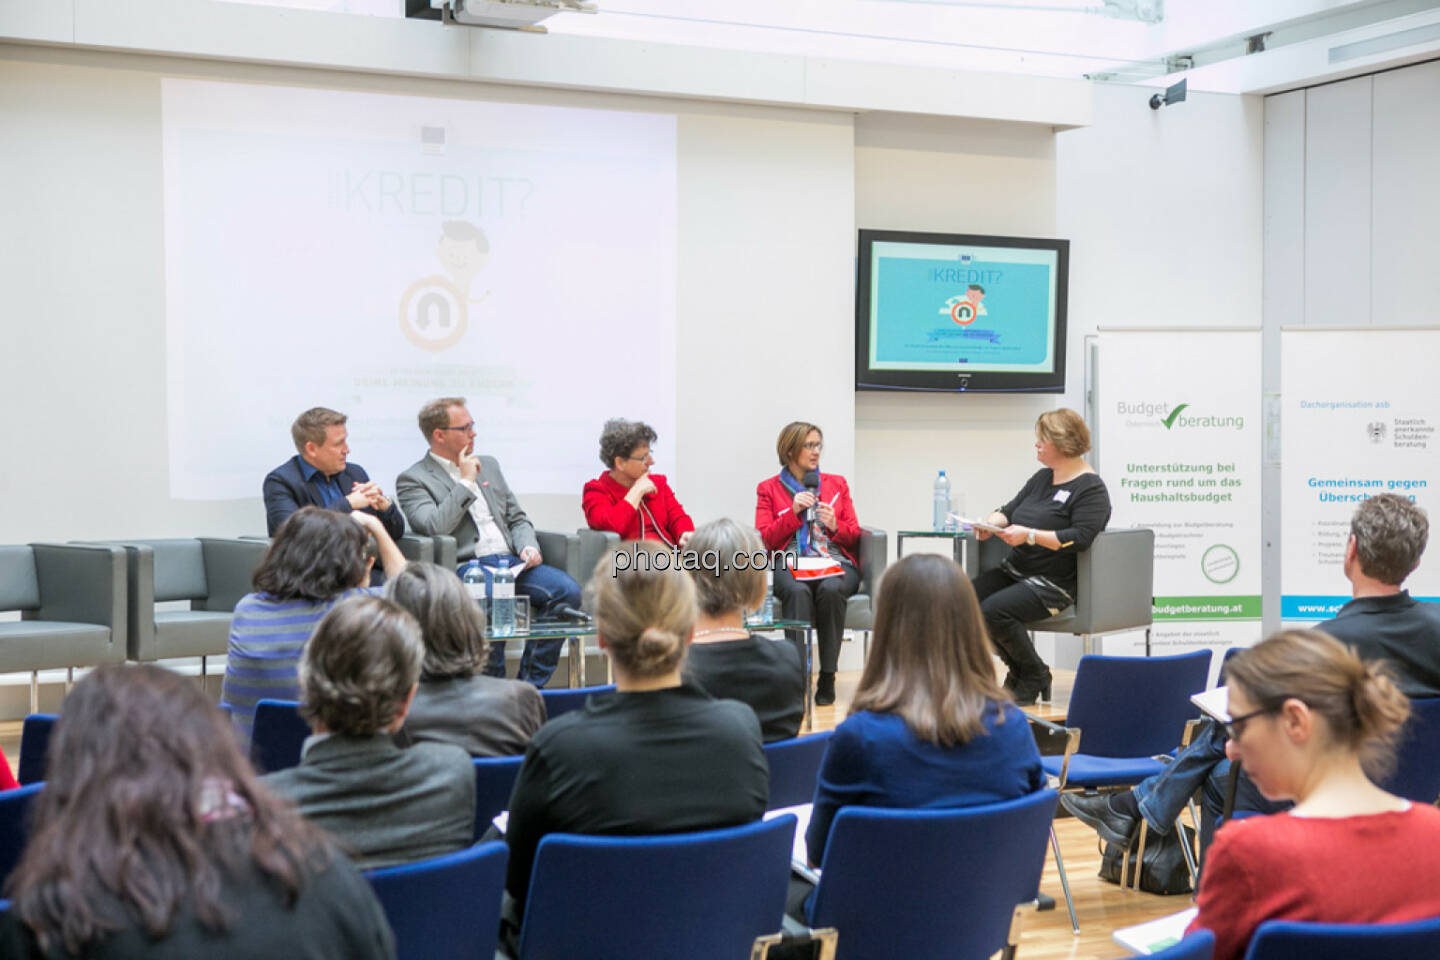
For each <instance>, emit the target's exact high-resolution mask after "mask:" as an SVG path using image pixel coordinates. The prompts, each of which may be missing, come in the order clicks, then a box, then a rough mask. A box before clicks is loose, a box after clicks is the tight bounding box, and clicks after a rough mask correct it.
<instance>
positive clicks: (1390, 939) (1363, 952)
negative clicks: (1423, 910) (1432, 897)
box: [1245, 917, 1440, 960]
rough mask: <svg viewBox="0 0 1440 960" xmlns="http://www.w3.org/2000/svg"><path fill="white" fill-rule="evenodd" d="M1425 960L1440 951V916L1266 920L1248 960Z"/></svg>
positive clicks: (1246, 958) (1256, 934)
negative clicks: (1398, 920) (1398, 919)
mask: <svg viewBox="0 0 1440 960" xmlns="http://www.w3.org/2000/svg"><path fill="white" fill-rule="evenodd" d="M1357 957H1363V958H1365V960H1419V958H1421V957H1426V958H1434V957H1440V917H1436V918H1435V919H1432V920H1416V921H1413V922H1411V923H1376V924H1369V923H1364V924H1350V923H1298V922H1295V921H1292V920H1266V921H1265V922H1264V923H1262V924H1260V927H1259V929H1257V930H1256V931H1255V935H1254V936H1253V937H1251V938H1250V949H1249V950H1246V951H1245V960H1356V958H1357Z"/></svg>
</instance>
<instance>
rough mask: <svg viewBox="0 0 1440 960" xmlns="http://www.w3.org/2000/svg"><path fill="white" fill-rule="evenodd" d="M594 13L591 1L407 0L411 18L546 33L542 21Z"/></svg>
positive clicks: (593, 5) (467, 25) (406, 7)
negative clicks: (558, 15) (558, 14)
mask: <svg viewBox="0 0 1440 960" xmlns="http://www.w3.org/2000/svg"><path fill="white" fill-rule="evenodd" d="M595 12H597V8H596V6H595V4H593V3H590V2H588V0H405V16H406V17H407V18H409V19H413V20H439V21H441V22H442V23H444V24H446V25H447V26H450V25H458V26H466V27H493V28H499V29H504V30H527V31H532V32H535V33H544V32H545V28H544V27H542V26H540V22H541V21H542V20H548V19H549V18H550V17H553V16H554V15H555V14H557V13H595Z"/></svg>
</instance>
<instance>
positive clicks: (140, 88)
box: [0, 46, 854, 543]
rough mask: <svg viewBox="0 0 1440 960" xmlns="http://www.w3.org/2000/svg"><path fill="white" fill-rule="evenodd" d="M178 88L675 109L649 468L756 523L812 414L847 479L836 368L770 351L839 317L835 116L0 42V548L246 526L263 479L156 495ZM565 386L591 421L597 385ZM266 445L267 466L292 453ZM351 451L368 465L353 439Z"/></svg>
mask: <svg viewBox="0 0 1440 960" xmlns="http://www.w3.org/2000/svg"><path fill="white" fill-rule="evenodd" d="M175 75H186V76H202V77H207V78H219V79H227V80H239V81H250V82H259V83H277V84H287V85H315V86H321V87H333V88H340V89H362V90H379V91H384V92H401V93H406V94H418V95H434V96H444V97H462V98H463V97H478V98H493V99H506V100H514V101H520V102H527V103H543V104H559V105H566V106H581V107H584V106H594V107H602V108H606V109H620V110H626V109H632V110H645V111H661V112H672V113H675V114H677V115H678V117H679V138H678V146H677V152H678V187H677V189H678V209H679V214H678V217H679V219H678V225H677V226H678V231H677V232H678V238H679V240H678V242H679V249H678V251H677V254H678V276H677V287H678V289H679V291H680V295H679V300H678V304H677V312H678V317H677V325H678V361H677V364H678V376H679V382H680V398H679V404H678V407H677V417H678V430H679V433H680V436H679V437H666V438H661V443H662V446H661V447H660V450H661V460H662V463H664V464H665V465H666V466H667V467H670V468H672V470H673V472H674V473H676V474H678V476H679V479H680V488H679V492H680V495H681V496H682V498H683V500H684V502H685V504H686V506H687V507H688V508H689V509H690V510H691V512H692V513H693V514H694V515H695V516H696V517H697V518H709V517H713V516H718V515H722V514H730V515H733V516H736V517H737V518H740V519H746V518H748V517H749V516H751V514H752V512H753V509H754V498H753V491H754V484H755V482H756V481H757V480H759V479H760V478H761V477H762V476H765V475H766V474H768V473H770V472H771V471H772V464H773V453H772V451H773V443H774V439H773V438H774V436H775V432H776V430H777V428H778V427H779V425H780V424H781V423H783V422H784V421H785V420H788V419H791V418H792V417H797V416H809V417H813V418H815V419H817V420H821V421H824V422H825V423H826V424H827V437H826V439H827V441H828V442H829V452H828V453H827V458H829V459H830V460H831V462H832V463H834V464H835V467H836V469H840V470H844V471H847V472H848V471H850V470H851V469H852V467H853V456H854V454H853V450H854V442H853V427H852V423H853V416H852V410H853V401H852V397H853V392H852V390H851V387H850V381H849V379H848V376H842V377H838V378H818V379H817V378H801V377H795V376H789V375H787V373H788V368H787V366H786V353H785V345H786V344H787V343H790V342H793V341H795V340H797V339H799V338H801V337H804V336H806V334H807V331H808V330H809V329H810V327H811V322H812V318H814V317H817V316H820V317H824V316H837V315H838V316H848V315H849V311H850V309H851V303H852V297H851V294H850V289H851V283H852V276H851V275H852V273H853V262H852V261H853V257H852V247H853V239H852V238H853V232H854V231H853V227H854V222H853V216H852V210H853V206H852V198H853V188H852V184H853V175H852V163H853V136H852V132H851V122H850V118H849V117H848V115H845V114H837V113H822V112H817V111H805V110H790V109H778V108H765V107H749V106H739V105H723V104H709V103H702V102H692V101H666V100H657V99H644V98H638V97H624V96H616V95H597V94H581V93H566V92H558V91H543V90H538V89H519V88H497V87H486V86H480V85H476V84H474V83H467V82H457V81H439V80H419V79H404V78H395V77H382V76H365V75H357V74H345V73H338V72H321V71H302V70H297V69H291V68H281V67H266V66H258V65H245V64H225V63H213V64H212V63H204V62H198V61H186V60H173V59H167V58H160V57H143V56H131V55H124V54H101V53H87V52H77V51H66V50H49V49H45V48H39V47H6V46H0V131H3V133H0V139H3V141H4V142H5V144H6V146H5V149H4V150H0V184H3V186H0V191H3V193H0V201H3V204H4V209H5V210H6V214H5V218H4V220H3V223H0V289H3V290H5V291H6V298H5V307H4V308H3V309H4V327H5V336H6V348H5V349H4V350H3V351H0V403H3V405H4V409H5V411H6V414H5V417H4V418H3V421H0V431H3V432H0V449H3V450H4V451H5V458H4V459H5V466H4V468H3V470H0V497H3V499H4V502H5V503H6V504H8V506H7V507H6V509H5V510H4V511H3V513H0V543H15V542H25V541H29V540H53V539H73V538H91V537H105V538H109V537H139V536H180V535H235V534H241V533H253V532H261V531H263V529H264V512H263V509H262V507H261V504H260V500H259V496H258V492H259V484H260V479H261V478H260V477H256V478H255V482H256V493H257V495H256V496H255V497H254V498H245V499H242V500H234V501H222V502H210V503H196V502H179V501H172V500H171V499H170V498H169V496H168V493H167V489H166V487H167V480H166V473H165V468H166V456H167V441H166V438H165V352H164V348H165V338H164V332H165V326H164V308H165V303H164V285H163V282H164V277H163V238H162V234H161V222H162V221H161V216H162V194H161V162H160V100H159V79H160V77H161V76H175ZM805 356H806V357H807V358H808V360H809V362H810V363H812V364H814V365H815V366H817V367H819V368H822V369H837V370H847V371H848V369H849V366H850V364H851V363H852V362H853V361H852V351H851V349H850V343H849V341H848V339H847V338H845V337H832V338H822V339H819V340H817V341H814V342H809V343H807V345H806V348H805ZM320 360H321V361H322V362H323V358H320ZM606 375H608V376H644V371H629V370H614V371H608V372H607V373H606ZM600 380H601V382H603V377H602V378H600ZM573 389H574V391H575V402H576V403H577V404H589V405H593V406H595V407H597V408H598V409H599V410H600V412H608V411H605V410H604V396H603V389H602V390H600V391H599V393H598V395H597V393H596V391H595V390H594V389H593V388H590V389H586V388H582V387H581V386H578V385H577V386H576V387H574V388H573ZM316 402H317V403H325V402H327V400H326V398H322V397H317V398H316ZM331 402H333V401H331ZM614 412H615V413H617V414H621V413H623V412H624V411H614ZM275 439H276V451H277V453H276V462H277V463H278V462H280V461H281V460H283V459H285V458H286V457H287V456H288V455H289V454H290V453H291V452H292V451H291V450H290V449H289V443H288V439H287V438H285V437H277V438H275ZM418 444H419V441H418V437H417V447H418ZM351 446H352V450H353V454H354V457H355V459H356V461H358V462H359V463H361V464H362V465H363V464H365V463H366V458H365V425H364V424H363V423H358V422H357V423H352V424H351ZM417 452H418V451H417ZM599 471H600V467H599V464H598V461H597V464H596V469H595V472H596V473H599ZM377 479H379V480H380V481H381V482H382V483H384V484H386V485H387V486H389V485H393V479H394V478H393V477H379V478H377ZM585 479H588V477H577V478H576V484H575V489H576V493H575V495H574V496H566V497H557V496H550V497H538V496H537V497H534V498H525V504H526V507H527V508H528V509H529V511H530V513H531V514H532V517H533V518H534V519H535V520H536V521H537V523H539V524H540V525H542V526H546V527H551V528H574V527H575V526H577V525H579V524H580V523H581V522H582V520H581V516H580V512H579V489H580V485H581V483H583V481H584V480H585ZM517 492H518V493H519V494H520V495H521V496H522V498H524V493H525V491H523V490H521V491H517Z"/></svg>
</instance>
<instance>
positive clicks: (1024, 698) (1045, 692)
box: [1013, 669, 1050, 707]
mask: <svg viewBox="0 0 1440 960" xmlns="http://www.w3.org/2000/svg"><path fill="white" fill-rule="evenodd" d="M1013 693H1014V696H1015V703H1016V705H1017V706H1021V707H1028V706H1030V705H1031V704H1033V703H1035V701H1036V700H1044V701H1045V702H1046V703H1049V702H1050V671H1049V670H1048V669H1042V672H1039V673H1035V674H1032V675H1030V676H1028V677H1023V678H1021V679H1019V680H1016V681H1015V687H1014V689H1013Z"/></svg>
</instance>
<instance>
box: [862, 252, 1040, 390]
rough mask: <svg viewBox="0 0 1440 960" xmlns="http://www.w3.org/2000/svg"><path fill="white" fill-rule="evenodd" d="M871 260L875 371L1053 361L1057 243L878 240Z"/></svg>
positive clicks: (1017, 366) (1022, 366)
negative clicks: (1032, 246) (1053, 246)
mask: <svg viewBox="0 0 1440 960" xmlns="http://www.w3.org/2000/svg"><path fill="white" fill-rule="evenodd" d="M872 257H873V260H874V262H873V264H872V266H873V268H874V269H873V273H872V276H873V277H874V282H873V284H872V287H871V292H870V297H871V302H870V351H871V356H870V366H871V368H872V369H875V370H954V369H956V368H957V365H959V366H962V367H965V368H970V369H976V370H988V371H1030V370H1035V369H1041V370H1048V369H1050V368H1051V366H1052V363H1053V360H1052V352H1053V350H1054V329H1055V328H1054V320H1055V289H1056V268H1057V264H1058V256H1057V254H1056V253H1055V251H1054V250H1026V249H1019V248H1002V247H959V246H953V247H952V246H940V245H937V244H915V243H893V242H881V241H877V242H876V243H875V245H874V248H873V251H872Z"/></svg>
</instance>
